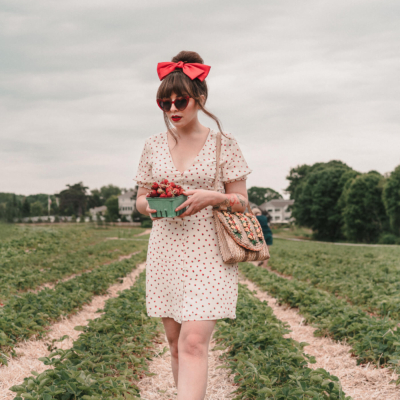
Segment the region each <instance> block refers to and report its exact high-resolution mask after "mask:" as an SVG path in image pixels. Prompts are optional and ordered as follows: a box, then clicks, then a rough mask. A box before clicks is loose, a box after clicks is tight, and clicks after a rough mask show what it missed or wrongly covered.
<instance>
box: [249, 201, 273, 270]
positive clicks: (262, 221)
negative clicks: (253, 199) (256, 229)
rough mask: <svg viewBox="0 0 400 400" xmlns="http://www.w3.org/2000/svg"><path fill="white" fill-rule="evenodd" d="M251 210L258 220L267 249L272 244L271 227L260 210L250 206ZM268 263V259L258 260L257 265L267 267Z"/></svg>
mask: <svg viewBox="0 0 400 400" xmlns="http://www.w3.org/2000/svg"><path fill="white" fill-rule="evenodd" d="M251 211H253V214H254V215H255V216H256V218H257V219H258V222H259V223H260V225H261V229H262V232H263V235H264V239H265V242H266V243H267V246H268V251H269V247H270V246H271V245H272V231H271V228H270V227H269V224H268V222H269V221H268V218H267V216H266V215H263V214H262V212H261V210H260V209H259V208H252V209H251ZM267 265H268V260H264V261H260V262H259V263H258V266H259V267H261V266H262V267H263V268H267Z"/></svg>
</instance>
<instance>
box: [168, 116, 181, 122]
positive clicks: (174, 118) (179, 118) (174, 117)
mask: <svg viewBox="0 0 400 400" xmlns="http://www.w3.org/2000/svg"><path fill="white" fill-rule="evenodd" d="M181 118H182V117H179V116H178V115H173V116H172V117H171V119H172V121H174V122H176V121H180V120H181Z"/></svg>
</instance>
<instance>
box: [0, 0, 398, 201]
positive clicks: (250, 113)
mask: <svg viewBox="0 0 400 400" xmlns="http://www.w3.org/2000/svg"><path fill="white" fill-rule="evenodd" d="M399 43H400V2H399V1H397V0H386V1H380V0H376V1H369V0H362V1H354V0H336V1H324V0H303V1H298V0H292V1H285V0H279V1H278V0H275V1H270V0H246V1H236V0H218V1H215V0H212V1H210V0H199V1H197V0H190V1H183V0H169V1H159V0H146V1H140V2H139V1H137V0H129V1H125V0H85V1H84V2H82V1H78V0H69V1H68V2H59V1H54V0H52V1H50V0H35V1H34V2H32V1H31V0H0V171H1V174H0V192H11V193H16V194H23V195H29V194H36V193H47V194H55V193H59V192H60V191H61V190H64V189H66V188H67V185H68V184H69V185H73V184H76V183H78V182H83V184H84V185H85V186H88V187H89V189H95V188H97V189H99V188H100V187H101V186H104V185H109V184H113V185H117V186H119V187H121V188H128V189H129V188H133V187H134V186H135V184H136V183H135V182H134V181H133V180H132V179H133V177H134V176H135V174H136V170H137V168H138V162H139V157H140V154H141V152H142V149H143V146H144V141H145V139H146V138H147V137H149V136H151V135H154V134H157V133H160V132H163V131H165V130H166V127H165V125H164V121H163V117H162V112H161V111H160V109H159V108H158V107H157V104H156V101H155V98H156V92H157V88H158V87H159V85H160V80H159V78H158V76H157V72H156V67H157V63H159V62H163V61H170V60H171V59H172V57H174V56H175V55H176V54H177V53H179V52H180V51H181V50H191V51H196V52H198V53H199V54H200V56H201V57H202V58H203V59H204V63H205V64H207V65H210V66H211V70H210V73H209V75H208V77H207V79H206V81H207V85H208V88H209V97H208V100H207V104H206V107H207V109H208V110H210V111H211V112H212V113H213V114H215V115H216V116H217V117H218V118H219V119H220V120H221V122H222V127H223V129H224V130H225V131H226V132H229V133H231V134H232V135H233V136H234V137H235V138H236V140H237V141H238V143H239V146H240V148H241V150H242V152H243V155H244V157H245V159H246V161H247V163H248V165H249V166H250V168H251V169H252V170H253V172H252V173H251V174H250V175H248V179H247V188H250V187H252V186H261V187H270V188H272V189H274V190H276V191H278V192H280V193H281V194H282V195H283V196H284V198H288V194H287V193H286V192H285V189H286V188H287V186H288V181H287V180H286V176H287V175H288V173H289V171H290V169H291V168H294V167H296V166H298V165H302V164H309V165H311V164H313V163H315V162H328V161H330V160H341V161H343V162H344V163H346V164H347V165H349V166H350V167H352V168H354V169H355V170H357V171H359V172H368V171H370V170H376V171H379V172H380V173H382V174H385V173H389V172H391V171H393V170H394V168H395V167H396V166H398V165H399V164H400V129H399V128H400V112H399V111H400V79H399V72H400V52H399ZM199 119H200V122H201V123H202V124H203V125H205V126H207V127H211V128H214V129H216V128H217V126H216V124H215V123H214V121H212V120H211V119H209V118H208V117H206V116H205V115H204V114H201V113H199Z"/></svg>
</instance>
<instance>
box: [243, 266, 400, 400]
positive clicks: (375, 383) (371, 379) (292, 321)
mask: <svg viewBox="0 0 400 400" xmlns="http://www.w3.org/2000/svg"><path fill="white" fill-rule="evenodd" d="M255 265H256V264H255ZM240 283H243V284H246V285H247V286H248V288H249V289H250V290H256V291H257V294H256V295H255V296H256V297H257V298H258V299H260V300H266V301H267V302H268V305H269V306H270V307H271V308H272V310H273V312H274V314H275V316H276V317H277V318H279V319H280V320H281V321H285V322H287V323H289V325H290V329H291V330H292V332H291V333H289V334H288V335H286V337H291V338H293V339H295V340H296V341H298V342H307V343H309V345H308V346H306V347H305V348H304V352H305V353H307V354H310V355H313V356H315V358H316V360H317V363H316V364H309V367H310V368H312V369H317V368H324V369H325V370H326V371H328V372H329V373H331V374H333V375H336V376H337V377H338V378H339V379H340V382H341V384H342V388H343V391H344V392H345V393H346V395H347V396H352V397H353V399H354V400H375V399H376V400H378V399H379V400H400V387H397V388H396V385H395V384H390V381H391V380H392V379H397V375H396V374H395V373H394V372H393V371H392V370H390V369H388V368H382V369H377V368H375V367H374V366H373V365H367V366H365V367H362V366H359V365H357V363H356V358H355V357H351V355H350V351H351V347H350V346H348V345H346V344H344V343H337V342H334V341H333V340H331V339H329V338H321V337H315V336H314V331H315V328H313V327H312V326H309V325H304V319H303V318H302V316H301V315H300V314H299V313H298V312H297V311H296V310H295V309H290V308H288V307H287V306H280V305H278V302H277V300H276V299H275V298H273V297H271V296H270V295H269V294H268V293H267V292H265V291H263V290H261V289H260V288H259V287H258V286H257V285H256V284H254V283H253V282H251V281H249V280H247V279H246V278H244V277H243V276H240Z"/></svg>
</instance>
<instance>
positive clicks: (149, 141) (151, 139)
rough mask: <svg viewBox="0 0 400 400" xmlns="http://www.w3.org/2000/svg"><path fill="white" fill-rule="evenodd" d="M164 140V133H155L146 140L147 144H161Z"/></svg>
mask: <svg viewBox="0 0 400 400" xmlns="http://www.w3.org/2000/svg"><path fill="white" fill-rule="evenodd" d="M163 139H164V132H160V133H155V134H154V135H151V136H149V137H148V138H147V139H146V140H145V144H152V143H154V144H156V143H160V142H161V141H162V140H163Z"/></svg>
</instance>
